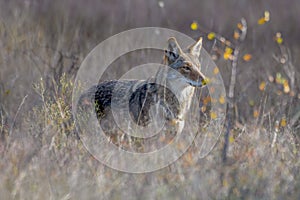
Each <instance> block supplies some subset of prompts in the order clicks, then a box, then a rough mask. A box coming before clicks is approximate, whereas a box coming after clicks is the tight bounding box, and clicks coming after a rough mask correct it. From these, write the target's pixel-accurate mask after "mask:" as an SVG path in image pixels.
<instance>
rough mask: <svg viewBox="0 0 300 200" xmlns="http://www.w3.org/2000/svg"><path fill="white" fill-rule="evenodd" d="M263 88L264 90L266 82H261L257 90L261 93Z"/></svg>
mask: <svg viewBox="0 0 300 200" xmlns="http://www.w3.org/2000/svg"><path fill="white" fill-rule="evenodd" d="M265 88H266V82H264V81H262V82H261V83H260V84H259V90H260V91H263V90H265Z"/></svg>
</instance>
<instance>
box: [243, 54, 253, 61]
mask: <svg viewBox="0 0 300 200" xmlns="http://www.w3.org/2000/svg"><path fill="white" fill-rule="evenodd" d="M251 58H252V55H251V54H249V53H247V54H245V55H244V56H243V59H244V61H249V60H251Z"/></svg>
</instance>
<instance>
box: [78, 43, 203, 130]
mask: <svg viewBox="0 0 300 200" xmlns="http://www.w3.org/2000/svg"><path fill="white" fill-rule="evenodd" d="M201 48H202V38H200V39H199V40H198V41H197V42H196V43H195V44H193V45H192V46H190V47H189V48H187V49H186V50H182V49H181V47H180V46H179V44H178V43H177V41H176V39H175V38H170V39H169V40H168V46H167V49H166V50H165V52H164V58H163V64H164V65H165V66H167V67H162V68H160V69H159V70H158V72H157V73H156V76H155V77H149V79H148V80H112V81H105V82H102V83H100V84H99V85H96V86H94V87H92V88H91V89H90V90H89V91H88V93H86V94H85V95H83V96H82V98H84V97H86V95H87V94H89V95H91V94H92V95H93V96H94V101H95V105H96V108H95V109H96V113H97V117H98V119H99V120H100V122H101V120H102V119H104V118H106V117H107V116H108V115H111V110H112V109H111V105H112V104H113V105H114V106H117V107H118V106H120V107H122V106H123V107H124V105H125V107H128V108H129V113H130V117H131V119H132V121H134V122H135V124H136V125H140V126H147V125H148V124H149V123H150V122H151V121H153V120H155V119H153V115H151V112H152V111H151V112H150V110H151V109H152V110H153V107H154V108H159V109H160V111H162V112H163V114H164V115H163V116H164V119H165V120H166V121H167V122H168V123H167V126H173V127H175V129H176V130H178V131H181V130H182V128H183V126H184V120H185V116H186V113H187V111H188V110H189V108H190V105H191V100H192V97H193V94H194V90H195V87H202V86H204V85H206V78H205V76H204V75H203V74H202V73H201V71H200V69H201V65H200V62H199V56H200V50H201ZM82 100H84V99H82ZM112 101H113V103H112ZM116 110H118V109H116ZM124 120H125V121H126V120H127V119H124Z"/></svg>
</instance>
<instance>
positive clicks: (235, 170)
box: [0, 0, 300, 199]
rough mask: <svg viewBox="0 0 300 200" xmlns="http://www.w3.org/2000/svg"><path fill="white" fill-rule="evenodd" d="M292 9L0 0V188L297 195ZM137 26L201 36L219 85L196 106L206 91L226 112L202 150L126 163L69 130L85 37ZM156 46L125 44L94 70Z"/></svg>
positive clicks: (292, 1) (156, 58)
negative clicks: (219, 91) (96, 151)
mask: <svg viewBox="0 0 300 200" xmlns="http://www.w3.org/2000/svg"><path fill="white" fill-rule="evenodd" d="M299 17H300V3H299V2H298V1H297V0H285V1H279V0H264V1H261V0H254V1H241V0H229V1H217V0H212V1H202V0H201V1H198V0H188V1H185V2H183V1H179V0H163V1H159V0H151V1H138V0H124V1H122V0H111V1H109V0H101V1H95V0H85V1H83V0H74V1H72V0H64V1H59V0H52V1H50V0H48V1H47V0H42V1H39V0H26V1H23V0H10V1H7V0H0V38H1V40H0V155H1V159H0V194H1V199H300V160H299V156H300V87H299V85H300V67H299V65H300V57H299V55H300V43H299V41H300V27H299V25H298V24H299ZM141 27H162V28H168V29H172V30H176V31H178V32H181V33H184V34H186V35H188V36H190V37H191V38H193V39H194V40H196V39H198V38H199V37H200V36H202V37H203V39H204V40H203V48H204V49H205V50H206V51H207V52H208V54H209V55H210V56H211V59H213V60H214V62H215V63H216V66H218V68H217V69H215V70H214V71H213V72H214V73H215V74H219V75H220V76H221V77H222V79H223V81H224V85H225V89H226V94H227V95H226V96H227V97H224V98H220V99H212V98H207V97H206V98H202V99H201V105H202V107H201V109H202V111H203V113H206V114H207V113H208V118H210V119H213V118H217V117H218V116H215V115H214V114H213V113H209V109H208V108H209V105H211V102H214V101H216V102H219V103H220V104H224V105H227V110H226V121H225V123H224V128H223V129H222V130H221V132H220V133H221V135H220V137H216V140H214V141H215V143H216V144H215V146H213V147H214V148H213V149H209V150H207V152H209V153H208V154H207V155H200V154H199V153H197V152H198V151H197V149H199V145H198V144H197V143H193V144H192V145H191V147H190V148H189V149H188V150H187V151H186V152H185V153H184V154H183V155H182V156H181V157H180V158H179V159H178V160H177V161H176V162H173V163H172V164H170V165H169V166H167V167H165V168H162V169H159V170H156V171H153V172H150V173H125V172H121V171H118V170H115V169H112V168H110V167H107V166H105V165H104V164H102V163H101V162H99V161H98V160H97V159H96V158H95V156H93V155H91V154H90V153H89V152H88V151H87V149H86V148H85V145H84V144H83V143H82V141H81V140H79V139H78V137H77V136H78V130H77V129H76V124H75V121H74V117H73V115H72V93H73V88H74V85H75V84H76V82H75V79H76V76H77V73H78V71H79V69H80V66H81V64H82V63H83V61H84V59H85V58H86V56H87V55H88V54H89V53H90V52H91V51H92V50H93V48H94V47H96V46H97V45H98V44H99V43H101V42H102V41H104V40H105V39H107V38H109V37H111V36H113V35H115V34H118V33H120V32H122V31H126V30H129V29H134V28H141ZM145 39H147V38H145ZM162 40H163V41H164V38H162ZM165 41H166V40H165ZM112 51H114V50H112ZM161 53H162V52H160V51H151V50H144V51H143V50H137V51H134V52H130V53H128V54H126V55H123V56H121V57H120V58H118V59H117V60H115V61H114V62H113V63H112V64H111V66H110V67H109V69H107V70H106V71H105V73H104V75H103V76H102V77H99V81H100V80H104V79H112V78H119V77H120V76H122V75H123V74H124V73H126V72H127V71H128V70H129V69H130V67H131V66H137V65H141V64H145V63H153V62H155V63H160V62H161V60H162V59H161V58H162V56H161V55H162V54H161ZM87 73H89V72H87ZM90 73H93V72H90ZM209 92H212V91H211V90H210V91H209ZM206 108H207V110H205V109H206ZM205 127H206V125H205V122H203V124H201V128H200V130H201V131H202V132H203V131H204V132H205ZM202 132H201V133H202Z"/></svg>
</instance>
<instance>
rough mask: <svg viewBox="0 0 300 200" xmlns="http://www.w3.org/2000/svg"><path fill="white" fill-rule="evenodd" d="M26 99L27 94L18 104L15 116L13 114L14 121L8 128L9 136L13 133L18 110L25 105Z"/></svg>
mask: <svg viewBox="0 0 300 200" xmlns="http://www.w3.org/2000/svg"><path fill="white" fill-rule="evenodd" d="M27 97H28V94H26V95H25V96H24V97H23V99H22V102H21V103H20V105H19V107H18V110H17V112H16V114H15V117H14V120H13V122H12V124H11V126H10V129H9V135H11V134H12V131H13V128H14V126H15V122H16V119H17V116H18V114H19V112H20V110H21V108H22V106H23V104H24V103H25V100H26V98H27Z"/></svg>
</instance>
